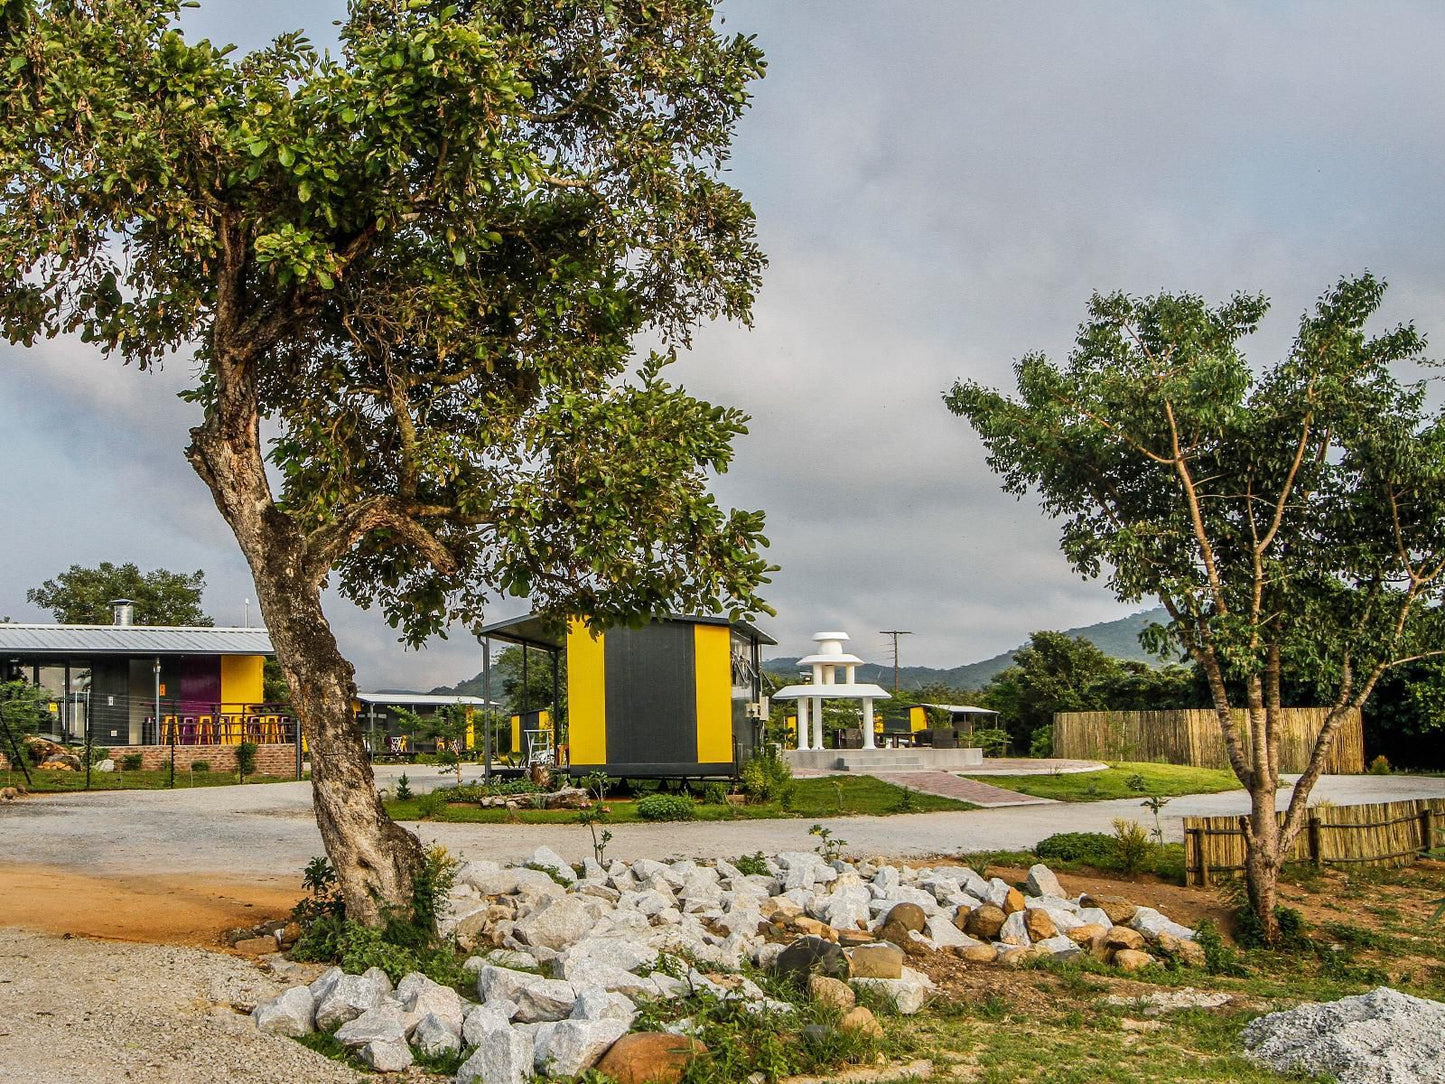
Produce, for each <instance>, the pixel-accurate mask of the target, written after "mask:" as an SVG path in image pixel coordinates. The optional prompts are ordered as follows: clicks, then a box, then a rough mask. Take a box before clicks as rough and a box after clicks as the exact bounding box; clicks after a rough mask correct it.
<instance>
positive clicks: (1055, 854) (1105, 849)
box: [1034, 832, 1119, 869]
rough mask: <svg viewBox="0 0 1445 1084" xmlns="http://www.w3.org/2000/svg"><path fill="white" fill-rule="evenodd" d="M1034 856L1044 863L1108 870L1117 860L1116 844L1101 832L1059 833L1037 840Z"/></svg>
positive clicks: (1113, 839)
mask: <svg viewBox="0 0 1445 1084" xmlns="http://www.w3.org/2000/svg"><path fill="white" fill-rule="evenodd" d="M1034 854H1036V855H1037V856H1038V857H1039V858H1040V859H1042V860H1043V861H1045V862H1083V863H1084V864H1085V865H1089V866H1094V867H1096V868H1098V869H1110V868H1112V867H1113V865H1114V863H1115V862H1116V861H1117V860H1118V854H1119V850H1118V842H1117V841H1116V840H1115V838H1114V837H1113V836H1106V835H1105V834H1104V833H1103V832H1059V833H1058V834H1057V835H1052V836H1049V837H1048V838H1047V839H1041V840H1039V842H1038V844H1037V846H1035V847H1034Z"/></svg>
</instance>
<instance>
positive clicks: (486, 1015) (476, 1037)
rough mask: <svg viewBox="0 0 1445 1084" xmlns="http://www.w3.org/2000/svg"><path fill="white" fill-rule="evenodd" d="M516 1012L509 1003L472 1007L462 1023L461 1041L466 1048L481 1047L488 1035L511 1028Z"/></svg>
mask: <svg viewBox="0 0 1445 1084" xmlns="http://www.w3.org/2000/svg"><path fill="white" fill-rule="evenodd" d="M516 1011H517V1006H516V1005H515V1004H514V1003H513V1002H510V1001H500V1000H499V1001H493V1002H492V1003H491V1004H489V1005H473V1006H472V1007H471V1008H470V1009H468V1010H467V1018H466V1020H465V1021H463V1023H462V1041H463V1042H465V1043H466V1045H467V1046H479V1045H481V1042H482V1040H483V1039H484V1038H486V1036H487V1035H488V1034H489V1033H491V1032H494V1031H500V1030H502V1029H503V1028H508V1027H511V1020H512V1013H514V1012H516ZM418 1026H420V1025H418Z"/></svg>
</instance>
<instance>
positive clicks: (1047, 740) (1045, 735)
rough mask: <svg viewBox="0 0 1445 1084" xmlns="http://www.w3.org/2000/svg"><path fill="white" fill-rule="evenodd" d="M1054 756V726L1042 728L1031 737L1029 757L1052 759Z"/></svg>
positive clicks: (1051, 724)
mask: <svg viewBox="0 0 1445 1084" xmlns="http://www.w3.org/2000/svg"><path fill="white" fill-rule="evenodd" d="M1053 755H1054V724H1053V723H1050V724H1049V725H1048V726H1041V727H1039V728H1038V729H1037V730H1035V731H1034V732H1033V734H1032V735H1030V737H1029V756H1031V757H1051V756H1053Z"/></svg>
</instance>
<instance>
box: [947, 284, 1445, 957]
mask: <svg viewBox="0 0 1445 1084" xmlns="http://www.w3.org/2000/svg"><path fill="white" fill-rule="evenodd" d="M1383 293H1384V284H1383V283H1382V282H1380V281H1379V280H1378V279H1376V278H1374V277H1373V276H1371V275H1368V274H1364V275H1360V276H1357V277H1354V278H1346V279H1343V280H1341V281H1340V282H1339V283H1338V284H1337V285H1336V286H1334V287H1333V288H1332V289H1330V290H1329V291H1327V292H1326V293H1325V294H1324V295H1323V296H1322V297H1321V299H1320V300H1319V302H1318V304H1317V305H1316V306H1315V308H1314V310H1313V311H1312V312H1309V313H1306V314H1305V315H1304V316H1303V317H1302V318H1301V320H1300V324H1299V331H1298V334H1297V336H1296V338H1295V341H1294V345H1293V347H1292V348H1291V349H1290V351H1289V353H1288V354H1287V355H1286V356H1285V357H1284V358H1283V359H1281V360H1280V361H1279V362H1278V363H1276V364H1274V365H1273V366H1270V367H1268V368H1262V369H1260V370H1258V371H1256V369H1255V368H1253V367H1252V366H1251V365H1250V364H1249V362H1248V360H1247V359H1246V357H1245V355H1244V353H1243V351H1242V348H1241V342H1242V340H1243V339H1244V338H1245V337H1246V336H1248V335H1249V334H1250V333H1252V332H1253V331H1254V330H1255V329H1256V327H1257V325H1258V323H1259V321H1260V320H1261V318H1262V317H1263V316H1264V314H1265V312H1266V309H1267V303H1266V301H1265V299H1264V298H1263V297H1260V296H1251V295H1243V294H1241V295H1236V296H1235V297H1233V298H1231V299H1230V300H1229V301H1227V302H1224V303H1223V304H1220V305H1217V306H1210V305H1209V304H1207V303H1206V302H1205V301H1204V300H1203V299H1202V298H1200V297H1198V296H1196V295H1193V294H1187V293H1184V294H1161V295H1158V296H1154V297H1145V298H1135V297H1129V296H1126V295H1124V294H1111V295H1107V296H1101V295H1095V296H1094V298H1093V299H1092V300H1091V302H1090V304H1089V314H1088V318H1087V319H1086V321H1085V322H1084V323H1083V324H1082V325H1081V326H1080V329H1079V333H1078V337H1077V339H1076V342H1075V347H1074V350H1073V352H1072V353H1071V355H1070V357H1069V359H1068V362H1067V364H1065V365H1062V366H1058V365H1055V364H1053V363H1052V362H1050V361H1049V360H1048V359H1047V358H1046V357H1044V356H1043V355H1040V354H1030V355H1027V356H1025V357H1024V358H1023V359H1022V360H1021V361H1020V362H1019V363H1018V364H1017V366H1016V367H1015V372H1016V374H1017V382H1018V395H1017V398H1010V397H1008V396H1006V395H1003V394H1000V393H998V392H996V391H993V390H992V389H989V388H986V387H983V386H981V385H979V384H977V383H963V382H960V383H957V384H955V385H954V387H953V389H952V390H951V391H950V392H949V393H948V394H947V395H946V397H945V401H946V403H947V405H948V406H949V408H950V409H951V410H953V411H954V412H955V413H957V414H960V415H962V416H963V417H965V418H967V419H968V421H969V422H970V423H971V424H972V425H973V427H974V428H975V429H976V430H977V431H978V433H979V435H980V437H982V439H983V442H984V445H985V447H986V448H987V449H988V453H989V455H988V462H989V465H990V466H992V467H993V468H994V470H995V471H997V472H998V473H999V474H1000V475H1001V477H1002V479H1003V484H1004V488H1005V489H1006V490H1007V491H1009V492H1012V493H1016V494H1023V493H1025V492H1029V491H1037V492H1038V494H1039V495H1040V497H1041V499H1042V502H1043V506H1044V508H1045V510H1046V511H1047V512H1048V513H1050V514H1051V515H1054V516H1056V517H1059V518H1060V519H1062V520H1063V535H1062V548H1063V552H1064V554H1065V555H1066V556H1067V558H1068V559H1069V561H1070V563H1071V564H1072V565H1073V566H1074V568H1075V569H1077V570H1078V571H1079V572H1080V573H1082V574H1083V575H1085V576H1088V577H1095V576H1104V577H1106V578H1107V581H1108V584H1109V586H1110V588H1111V589H1112V590H1113V592H1114V593H1115V595H1116V596H1117V597H1118V598H1119V599H1120V600H1122V601H1125V602H1136V601H1139V600H1140V599H1143V598H1144V597H1146V596H1152V597H1155V598H1157V599H1159V601H1160V602H1161V603H1162V604H1163V605H1164V607H1165V609H1166V611H1167V612H1168V615H1169V620H1168V622H1167V623H1164V624H1162V625H1160V626H1157V627H1156V628H1155V629H1154V630H1153V634H1152V637H1151V640H1152V645H1151V646H1153V647H1155V648H1161V649H1162V648H1165V647H1169V646H1171V645H1172V646H1182V648H1183V649H1184V650H1185V651H1187V652H1188V654H1189V655H1190V657H1191V658H1192V659H1193V660H1194V661H1195V662H1197V663H1198V664H1199V666H1200V667H1201V669H1202V670H1203V672H1204V674H1205V676H1206V679H1207V682H1208V687H1209V692H1210V695H1211V698H1212V700H1213V703H1214V707H1215V710H1216V712H1217V714H1218V716H1219V721H1220V727H1221V730H1222V732H1223V735H1224V739H1225V747H1226V750H1227V752H1228V754H1229V758H1230V763H1231V765H1232V766H1233V768H1234V771H1235V773H1236V775H1238V776H1239V778H1240V780H1241V781H1242V782H1243V783H1244V785H1245V786H1246V787H1247V788H1248V789H1249V790H1250V791H1251V794H1252V797H1253V800H1254V813H1253V814H1252V816H1251V818H1250V820H1249V822H1248V824H1249V828H1248V832H1247V835H1246V842H1247V844H1248V846H1249V849H1250V858H1249V862H1250V864H1251V865H1250V871H1249V873H1250V884H1251V891H1252V898H1253V900H1254V902H1255V905H1256V907H1257V908H1258V909H1259V910H1260V914H1261V918H1262V919H1263V920H1264V921H1265V923H1266V928H1267V929H1273V928H1274V927H1273V925H1272V923H1273V917H1272V915H1273V911H1272V902H1271V901H1272V900H1273V884H1274V873H1275V872H1276V871H1277V868H1278V863H1279V862H1280V861H1281V860H1282V859H1281V855H1282V854H1283V853H1287V850H1288V846H1289V844H1290V843H1291V842H1292V840H1293V838H1294V836H1295V835H1296V834H1297V833H1298V831H1299V829H1300V827H1301V826H1302V825H1303V821H1304V815H1305V811H1306V808H1307V803H1308V797H1309V793H1310V790H1311V788H1312V786H1313V784H1314V781H1315V779H1316V778H1318V775H1319V773H1320V771H1321V770H1322V769H1323V765H1324V759H1325V753H1326V751H1327V750H1328V746H1329V743H1330V742H1331V741H1332V739H1333V736H1334V732H1335V730H1336V728H1337V727H1338V725H1339V723H1340V721H1341V720H1342V719H1343V717H1344V715H1345V712H1346V711H1347V710H1348V709H1350V708H1353V707H1359V706H1360V705H1361V704H1363V702H1364V701H1365V700H1366V699H1367V698H1368V697H1369V695H1370V692H1371V691H1372V690H1373V689H1374V687H1375V685H1376V684H1377V683H1378V682H1379V681H1380V679H1381V678H1382V677H1383V676H1384V675H1385V674H1386V673H1387V672H1389V671H1390V670H1391V669H1393V668H1395V667H1399V666H1401V665H1404V664H1405V663H1407V662H1410V661H1413V660H1418V659H1421V658H1428V657H1433V656H1436V655H1439V654H1440V652H1441V651H1442V647H1445V636H1442V621H1441V609H1440V606H1439V604H1440V602H1441V600H1442V597H1445V577H1442V572H1445V425H1442V420H1441V416H1440V415H1439V414H1438V413H1436V412H1432V411H1431V410H1430V409H1429V408H1428V404H1427V398H1426V388H1425V384H1424V382H1423V381H1422V380H1416V381H1414V382H1406V381H1403V380H1401V379H1400V377H1399V376H1397V375H1396V371H1397V369H1399V370H1401V371H1406V370H1409V369H1410V367H1412V366H1415V365H1417V364H1418V363H1420V362H1422V361H1423V360H1424V358H1423V351H1424V342H1423V340H1422V338H1421V337H1420V335H1419V334H1418V333H1417V332H1416V331H1415V329H1414V328H1413V327H1412V326H1408V325H1407V326H1400V327H1395V328H1391V329H1388V330H1385V331H1384V332H1382V333H1380V334H1378V335H1371V334H1369V333H1368V332H1367V330H1366V325H1367V324H1368V323H1369V322H1370V320H1371V318H1372V317H1373V316H1374V315H1375V313H1376V312H1377V310H1378V309H1379V307H1380V304H1381V299H1382V297H1383ZM1287 668H1288V669H1290V670H1293V671H1294V672H1296V673H1307V674H1308V675H1310V677H1311V678H1312V679H1313V681H1314V683H1315V686H1316V688H1318V689H1321V690H1324V691H1325V693H1326V695H1327V703H1328V704H1329V706H1331V707H1332V709H1333V711H1332V712H1331V714H1330V717H1329V721H1328V722H1327V723H1326V724H1325V727H1324V729H1323V730H1322V732H1321V734H1320V737H1319V741H1318V742H1317V744H1316V746H1315V749H1314V756H1313V758H1312V760H1311V763H1310V767H1309V769H1308V770H1307V771H1306V772H1305V773H1304V775H1303V777H1302V778H1301V779H1300V780H1299V782H1298V783H1297V784H1296V786H1295V788H1294V793H1293V795H1292V797H1291V801H1290V806H1289V810H1288V815H1287V818H1286V821H1285V824H1284V827H1283V830H1282V831H1280V830H1277V828H1276V825H1275V819H1274V801H1275V799H1274V793H1275V790H1276V788H1277V787H1278V786H1279V782H1280V780H1279V766H1278V746H1277V742H1278V730H1277V728H1276V726H1275V723H1276V720H1277V718H1278V713H1279V710H1280V708H1281V707H1282V704H1283V689H1284V686H1285V681H1286V678H1285V671H1286V669H1287ZM1231 686H1233V687H1234V688H1236V689H1239V690H1242V692H1243V701H1244V703H1243V704H1242V705H1240V706H1242V707H1244V708H1245V709H1246V710H1247V717H1248V722H1247V724H1246V725H1245V726H1244V727H1243V728H1241V727H1237V726H1236V725H1235V724H1234V722H1233V721H1232V718H1231V715H1230V708H1231V707H1232V706H1234V704H1235V703H1236V702H1237V700H1238V697H1237V696H1235V695H1233V694H1232V693H1231ZM1282 848H1283V849H1282Z"/></svg>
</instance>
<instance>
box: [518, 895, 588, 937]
mask: <svg viewBox="0 0 1445 1084" xmlns="http://www.w3.org/2000/svg"><path fill="white" fill-rule="evenodd" d="M599 910H600V908H599V905H598V904H597V903H595V902H593V901H591V900H588V899H585V898H583V897H580V896H562V897H561V898H559V899H554V900H550V901H549V902H547V903H546V904H545V905H543V906H541V907H539V908H538V909H537V910H535V911H533V912H532V913H531V914H529V915H528V916H527V917H526V918H523V919H521V920H519V921H518V922H517V924H516V926H514V927H513V931H512V932H513V933H514V934H515V935H516V937H517V938H518V939H519V940H521V941H524V942H526V943H527V944H529V945H541V946H544V947H546V948H550V949H559V950H560V949H565V948H566V947H567V946H568V945H571V944H572V943H574V942H576V941H580V940H581V939H582V938H584V937H586V936H587V933H588V931H589V930H591V929H592V927H593V925H594V923H595V922H596V917H597V914H598V912H599Z"/></svg>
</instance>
